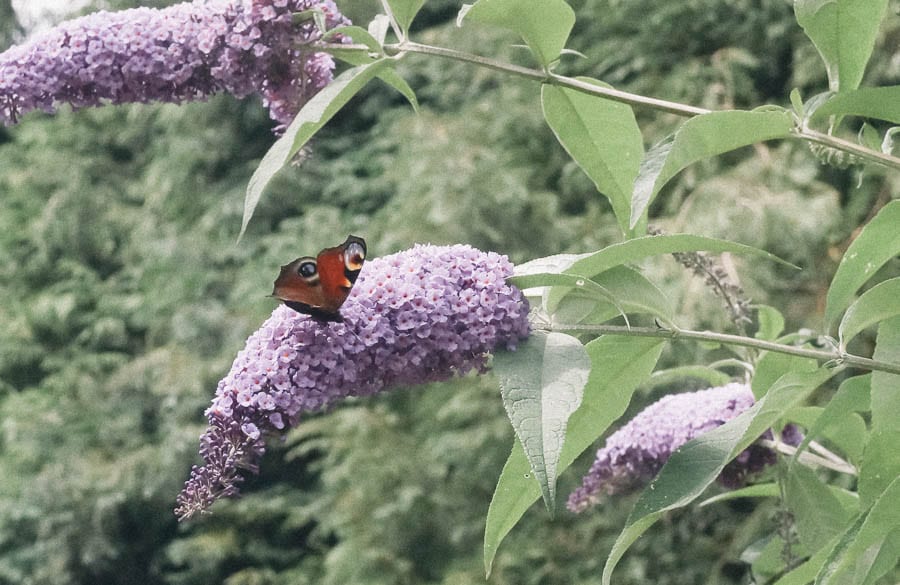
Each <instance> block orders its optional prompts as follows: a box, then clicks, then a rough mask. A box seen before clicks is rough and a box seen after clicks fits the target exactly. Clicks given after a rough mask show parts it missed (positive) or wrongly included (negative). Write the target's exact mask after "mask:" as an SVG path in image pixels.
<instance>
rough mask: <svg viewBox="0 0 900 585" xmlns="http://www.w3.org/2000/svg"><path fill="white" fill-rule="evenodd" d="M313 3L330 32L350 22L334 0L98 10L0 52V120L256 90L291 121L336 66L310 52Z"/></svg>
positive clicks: (235, 0)
mask: <svg viewBox="0 0 900 585" xmlns="http://www.w3.org/2000/svg"><path fill="white" fill-rule="evenodd" d="M311 8H317V9H319V10H321V11H322V12H323V13H324V14H325V16H326V22H327V25H328V28H333V27H335V26H337V25H340V24H344V23H345V22H347V21H346V19H344V17H343V16H341V14H340V12H338V10H337V8H336V7H335V5H334V3H333V2H332V1H331V0H196V1H194V2H184V3H181V4H175V5H174V6H170V7H168V8H163V9H156V8H134V9H131V10H123V11H119V12H106V11H101V12H96V13H94V14H90V15H88V16H85V17H82V18H77V19H74V20H70V21H67V22H63V23H61V24H60V25H58V26H57V27H55V28H53V29H50V30H48V31H45V32H43V33H40V34H39V35H37V36H36V37H34V38H33V39H31V40H30V41H28V42H26V43H24V44H22V45H17V46H13V47H11V48H10V49H8V50H7V51H6V52H4V53H2V54H0V122H2V123H3V124H13V123H16V122H17V121H18V119H19V117H20V116H21V115H23V114H25V113H27V112H30V111H32V110H44V111H46V112H52V111H55V109H56V108H57V107H58V106H59V105H60V104H63V103H68V104H70V105H71V106H73V107H76V108H81V107H86V106H98V105H102V104H106V103H111V104H122V103H132V102H140V103H144V102H151V101H160V102H170V103H181V102H184V101H191V100H202V99H205V98H207V97H209V96H211V95H213V94H215V93H220V92H227V93H230V94H233V95H235V96H237V97H244V96H247V95H250V94H252V93H258V94H260V95H261V96H262V98H263V102H264V103H265V105H266V106H267V107H268V108H269V113H270V115H271V117H272V118H273V119H274V120H276V121H277V122H279V123H280V124H281V125H285V124H288V123H289V122H290V121H291V119H292V118H293V116H294V115H295V114H296V113H297V111H298V110H299V109H300V107H301V106H302V105H303V103H305V102H306V100H308V99H309V97H311V96H312V95H314V94H315V93H316V92H317V91H318V90H320V89H321V88H322V87H324V86H325V85H326V84H327V83H328V82H329V81H331V73H332V70H333V68H334V62H333V61H332V59H331V57H330V56H329V55H327V54H325V53H316V52H313V51H312V50H311V48H310V46H309V45H310V43H312V42H313V41H315V40H317V39H319V38H320V37H321V34H320V32H319V31H318V29H317V28H316V26H315V24H314V23H313V21H312V20H308V21H306V22H302V23H299V24H294V23H293V19H292V13H295V12H300V11H303V10H308V9H311Z"/></svg>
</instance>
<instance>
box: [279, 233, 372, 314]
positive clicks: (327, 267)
mask: <svg viewBox="0 0 900 585" xmlns="http://www.w3.org/2000/svg"><path fill="white" fill-rule="evenodd" d="M365 259H366V242H365V240H363V239H362V238H358V237H356V236H349V237H347V239H346V241H344V243H343V244H341V245H340V246H335V247H334V248H325V249H324V250H322V251H321V252H319V255H318V256H317V257H316V258H311V257H309V256H304V257H302V258H297V259H296V260H294V261H293V262H291V263H290V264H285V265H284V266H282V267H281V273H280V274H279V275H278V278H277V279H275V286H274V289H273V290H272V296H274V297H276V298H279V299H281V300H282V301H284V303H285V304H286V305H287V306H289V307H291V308H292V309H294V310H295V311H297V312H299V313H304V314H307V315H311V316H312V317H314V318H316V319H319V320H322V321H340V320H341V316H340V313H339V312H338V310H339V309H340V308H341V305H343V304H344V301H345V300H347V296H348V295H349V294H350V289H352V288H353V284H354V283H355V282H356V278H357V277H358V276H359V272H360V270H361V269H362V265H363V262H365Z"/></svg>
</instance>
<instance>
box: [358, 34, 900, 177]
mask: <svg viewBox="0 0 900 585" xmlns="http://www.w3.org/2000/svg"><path fill="white" fill-rule="evenodd" d="M349 46H352V45H349ZM349 46H348V45H344V46H343V48H344V49H346V48H348V47H349ZM384 52H385V54H386V55H389V56H392V57H396V56H400V55H402V54H403V53H418V54H422V55H434V56H436V57H444V58H446V59H453V60H455V61H462V62H464V63H470V64H472V65H477V66H479V67H485V68H487V69H493V70H494V71H501V72H503V73H509V74H511V75H516V76H518V77H524V78H525V79H532V80H534V81H537V82H540V83H548V84H551V85H556V86H558V87H567V88H569V89H574V90H575V91H580V92H582V93H586V94H589V95H593V96H597V97H601V98H605V99H608V100H613V101H616V102H621V103H624V104H628V105H630V106H641V107H647V108H651V109H654V110H657V111H660V112H667V113H669V114H675V115H677V116H685V117H691V116H702V115H703V114H709V113H712V112H713V110H707V109H706V108H698V107H695V106H690V105H687V104H681V103H678V102H670V101H668V100H661V99H657V98H652V97H647V96H642V95H638V94H634V93H630V92H627V91H621V90H618V89H613V88H609V87H600V86H597V85H594V84H592V83H587V82H585V81H580V80H578V79H574V78H572V77H566V76H564V75H558V74H556V73H552V72H549V71H544V70H541V69H532V68H529V67H522V66H520V65H514V64H512V63H507V62H505V61H499V60H497V59H491V58H489V57H482V56H481V55H475V54H472V53H465V52H463V51H457V50H455V49H448V48H445V47H436V46H433V45H423V44H420V43H415V42H412V41H406V42H401V43H395V44H387V45H384ZM792 135H793V136H794V137H795V138H799V139H801V140H805V141H807V142H812V143H814V144H821V145H823V146H827V147H830V148H835V149H838V150H841V151H844V152H847V153H849V154H852V155H854V156H856V157H859V158H860V159H862V160H863V161H866V162H870V163H875V164H878V165H882V166H885V167H888V168H891V169H895V170H900V158H897V157H895V156H891V155H889V154H885V153H882V152H878V151H875V150H872V149H869V148H866V147H864V146H860V145H858V144H855V143H853V142H850V141H849V140H844V139H842V138H838V137H836V136H831V135H829V134H825V133H822V132H818V131H816V130H811V129H809V128H805V127H802V126H800V125H798V126H797V127H795V128H794V130H793V132H792Z"/></svg>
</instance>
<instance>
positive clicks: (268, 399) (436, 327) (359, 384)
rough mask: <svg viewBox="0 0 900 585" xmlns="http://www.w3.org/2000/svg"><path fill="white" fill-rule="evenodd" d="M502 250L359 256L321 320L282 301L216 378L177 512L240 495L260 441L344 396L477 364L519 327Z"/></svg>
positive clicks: (512, 341) (521, 314) (522, 306)
mask: <svg viewBox="0 0 900 585" xmlns="http://www.w3.org/2000/svg"><path fill="white" fill-rule="evenodd" d="M511 275H512V265H511V264H510V262H509V261H508V260H507V259H506V257H505V256H501V255H499V254H495V253H493V252H481V251H478V250H476V249H474V248H471V247H469V246H462V245H457V246H430V245H428V246H424V245H423V246H416V247H414V248H412V249H411V250H407V251H404V252H400V253H397V254H393V255H391V256H386V257H384V258H377V259H374V260H371V261H368V262H367V263H366V264H365V266H364V267H363V269H362V272H361V273H360V276H359V280H358V281H357V282H356V285H355V286H354V287H353V290H352V291H351V292H350V296H349V297H348V298H347V301H346V302H345V303H344V305H343V307H342V308H341V313H342V315H343V318H344V321H343V322H342V323H323V322H320V321H316V320H314V319H312V318H310V317H308V316H306V315H300V314H298V313H296V312H294V311H293V310H291V309H289V308H287V307H285V306H279V307H278V308H276V309H275V311H274V312H273V313H272V316H271V317H270V318H269V319H268V320H267V321H266V322H265V323H264V324H263V325H262V327H261V328H260V329H259V330H258V331H256V332H255V333H254V334H252V335H251V336H250V338H249V339H248V340H247V344H246V346H245V347H244V349H243V350H242V351H240V352H239V353H238V355H237V358H236V359H235V361H234V364H233V365H232V367H231V371H230V372H229V373H228V375H227V376H226V377H225V378H224V379H222V380H221V381H220V382H219V385H218V389H217V391H216V397H215V399H214V400H213V402H212V405H211V406H210V408H209V409H208V410H207V412H206V414H207V418H208V420H209V427H208V429H207V431H206V433H205V434H204V435H203V437H202V438H201V449H200V452H201V455H202V456H203V458H204V460H205V465H204V466H202V467H197V466H195V467H194V468H193V469H192V470H191V477H190V479H189V480H188V481H187V483H186V484H185V487H184V490H183V491H182V492H181V494H180V496H179V497H178V509H177V510H176V514H177V515H178V516H179V517H180V518H186V517H188V516H190V515H192V514H194V513H196V512H198V511H202V510H204V509H206V508H207V507H208V506H209V505H210V504H212V503H213V502H214V501H215V500H216V499H218V498H220V497H223V496H231V495H234V494H236V493H237V491H238V484H239V483H240V481H241V473H242V471H243V470H249V471H251V472H254V471H255V470H256V466H257V463H258V461H259V459H260V457H261V456H262V453H263V450H264V445H265V443H264V438H265V437H266V436H267V435H273V434H278V433H281V432H283V431H284V430H285V429H287V428H288V427H291V426H293V425H295V424H297V422H298V420H299V417H300V415H301V414H302V413H308V412H314V411H317V410H321V409H323V408H325V407H327V406H329V405H332V404H334V403H335V402H336V401H338V400H341V399H342V398H345V397H348V396H365V395H370V394H374V393H377V392H381V391H383V390H386V389H389V388H391V387H394V386H397V385H404V384H421V383H423V382H429V381H437V380H445V379H447V378H450V377H451V376H453V375H455V374H463V373H465V372H467V371H469V370H472V369H476V370H482V369H483V368H484V367H485V363H486V359H487V355H488V353H489V352H491V351H492V350H494V349H495V348H509V349H513V348H515V346H516V344H517V342H518V341H519V340H520V339H523V338H524V337H525V336H527V335H528V331H529V328H528V318H527V317H528V305H527V301H526V300H525V299H524V297H523V296H522V294H521V292H520V291H519V290H518V289H517V288H515V287H513V286H510V285H508V284H506V278H507V277H508V276H511Z"/></svg>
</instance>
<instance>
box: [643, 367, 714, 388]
mask: <svg viewBox="0 0 900 585" xmlns="http://www.w3.org/2000/svg"><path fill="white" fill-rule="evenodd" d="M691 379H692V380H700V381H701V382H704V383H706V384H708V385H709V386H710V387H713V386H724V385H725V384H727V383H728V382H730V381H731V376H729V375H728V374H726V373H725V372H721V371H719V370H717V369H715V368H711V367H709V366H678V367H676V368H668V369H666V370H658V371H656V372H653V375H652V376H650V378H649V379H648V380H647V381H646V382H644V383H643V384H642V385H641V388H642V389H644V390H645V391H646V390H652V389H654V388H658V387H660V386H668V385H670V384H673V383H675V382H680V381H683V380H691Z"/></svg>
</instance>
